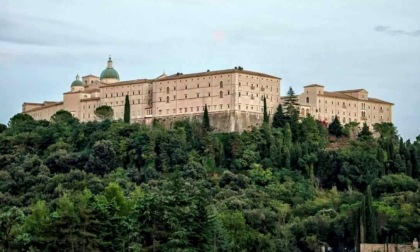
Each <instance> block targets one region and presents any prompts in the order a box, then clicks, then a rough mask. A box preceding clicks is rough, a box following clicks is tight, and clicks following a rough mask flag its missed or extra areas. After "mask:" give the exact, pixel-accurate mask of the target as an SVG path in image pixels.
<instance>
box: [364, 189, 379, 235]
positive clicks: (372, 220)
mask: <svg viewBox="0 0 420 252" xmlns="http://www.w3.org/2000/svg"><path fill="white" fill-rule="evenodd" d="M364 210H365V221H366V242H368V243H377V242H378V236H377V233H376V216H375V210H374V209H373V199H372V191H371V189H370V186H368V187H367V190H366V199H365V209H364Z"/></svg>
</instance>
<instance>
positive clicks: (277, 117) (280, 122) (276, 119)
mask: <svg viewBox="0 0 420 252" xmlns="http://www.w3.org/2000/svg"><path fill="white" fill-rule="evenodd" d="M286 121H287V118H286V115H285V114H284V113H283V107H282V106H281V104H279V106H278V107H277V111H276V113H274V116H273V124H272V126H273V128H283V127H284V125H285V124H286Z"/></svg>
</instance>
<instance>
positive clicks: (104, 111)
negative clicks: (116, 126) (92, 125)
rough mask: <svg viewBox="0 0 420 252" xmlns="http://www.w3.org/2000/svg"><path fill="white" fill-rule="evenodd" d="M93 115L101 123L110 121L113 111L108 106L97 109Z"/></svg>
mask: <svg viewBox="0 0 420 252" xmlns="http://www.w3.org/2000/svg"><path fill="white" fill-rule="evenodd" d="M94 113H95V116H96V117H97V118H98V119H99V120H101V121H103V120H111V119H112V118H113V117H114V110H113V109H112V108H111V107H110V106H108V105H103V106H99V107H97V108H96V109H95V112H94Z"/></svg>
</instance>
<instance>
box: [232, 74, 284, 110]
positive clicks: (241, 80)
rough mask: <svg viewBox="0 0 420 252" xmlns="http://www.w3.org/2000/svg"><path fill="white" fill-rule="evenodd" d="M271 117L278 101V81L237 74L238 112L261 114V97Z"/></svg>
mask: <svg viewBox="0 0 420 252" xmlns="http://www.w3.org/2000/svg"><path fill="white" fill-rule="evenodd" d="M264 96H265V97H266V101H267V111H268V112H269V113H270V115H271V116H272V115H273V114H274V113H275V112H276V109H277V106H278V104H279V103H280V102H281V101H280V79H275V78H268V77H261V76H254V75H250V74H238V97H239V101H238V110H240V111H247V112H254V113H263V105H264V103H263V97H264Z"/></svg>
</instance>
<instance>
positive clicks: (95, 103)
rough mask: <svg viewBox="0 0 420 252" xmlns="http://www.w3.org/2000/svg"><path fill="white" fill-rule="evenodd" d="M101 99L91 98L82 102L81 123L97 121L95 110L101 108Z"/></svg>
mask: <svg viewBox="0 0 420 252" xmlns="http://www.w3.org/2000/svg"><path fill="white" fill-rule="evenodd" d="M100 102H101V101H100V99H99V98H90V99H82V100H80V117H79V119H80V121H81V122H89V121H94V120H96V117H95V109H96V108H98V107H99V106H100Z"/></svg>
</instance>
